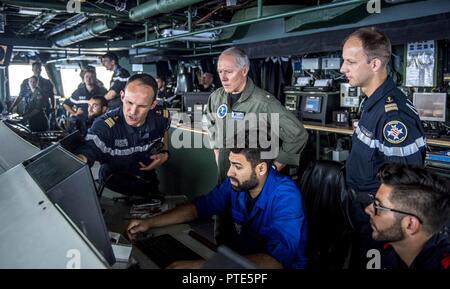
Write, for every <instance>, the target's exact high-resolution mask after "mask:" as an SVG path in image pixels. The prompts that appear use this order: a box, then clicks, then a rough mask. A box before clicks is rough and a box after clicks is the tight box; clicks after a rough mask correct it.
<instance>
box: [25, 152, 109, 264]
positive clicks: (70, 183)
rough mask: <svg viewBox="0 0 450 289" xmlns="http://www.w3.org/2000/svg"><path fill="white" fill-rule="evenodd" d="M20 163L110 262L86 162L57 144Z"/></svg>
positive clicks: (105, 233) (100, 215)
mask: <svg viewBox="0 0 450 289" xmlns="http://www.w3.org/2000/svg"><path fill="white" fill-rule="evenodd" d="M23 165H24V166H25V169H26V170H27V172H28V173H29V174H30V176H31V177H32V178H33V179H34V181H35V182H36V183H37V184H38V185H39V187H41V189H42V190H43V191H44V192H45V193H46V195H47V196H48V198H49V199H50V200H51V201H52V202H53V203H55V204H57V205H58V206H59V207H60V208H61V209H62V210H63V211H64V212H65V213H66V214H67V216H68V217H69V218H70V219H71V220H72V222H74V223H75V224H76V225H77V227H78V228H79V229H80V231H81V232H83V233H84V235H85V236H86V237H87V239H89V241H90V242H91V243H92V244H93V245H94V246H95V247H96V248H97V250H98V251H99V252H100V253H101V254H102V255H103V256H104V257H105V259H106V260H107V261H108V263H109V264H110V265H113V264H114V263H115V257H114V253H113V250H112V246H111V242H110V238H109V234H108V230H107V229H106V225H105V220H104V219H103V215H102V211H101V209H100V205H99V201H98V198H97V191H96V187H95V184H94V180H93V178H92V174H91V170H90V169H89V167H88V166H87V164H85V163H83V162H82V161H80V160H79V159H78V158H77V157H75V156H74V155H72V154H71V153H69V152H68V151H66V150H65V149H63V148H62V147H61V146H59V145H57V144H56V145H53V146H51V147H48V148H46V149H45V150H43V151H42V152H40V153H39V154H37V155H36V156H34V157H33V158H32V159H30V160H28V161H25V162H24V163H23Z"/></svg>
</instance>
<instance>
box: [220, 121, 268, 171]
mask: <svg viewBox="0 0 450 289" xmlns="http://www.w3.org/2000/svg"><path fill="white" fill-rule="evenodd" d="M261 134H264V135H263V136H264V137H266V140H267V141H270V134H268V133H267V131H266V130H264V129H260V130H256V129H246V130H245V131H244V133H243V135H244V139H241V138H240V134H239V132H238V133H236V134H235V135H234V136H233V146H232V147H231V148H230V149H229V152H232V153H234V154H243V155H244V156H245V158H246V159H247V161H249V162H250V164H251V165H252V167H253V168H254V167H256V166H257V165H258V164H260V163H262V162H265V163H266V164H267V166H268V167H270V166H271V165H272V162H273V160H272V159H263V158H262V157H261V153H262V152H268V151H270V149H271V148H270V146H269V147H267V148H263V147H262V146H261V143H260V139H259V137H260V136H261ZM255 137H256V140H255V139H251V138H255ZM227 146H228V143H227Z"/></svg>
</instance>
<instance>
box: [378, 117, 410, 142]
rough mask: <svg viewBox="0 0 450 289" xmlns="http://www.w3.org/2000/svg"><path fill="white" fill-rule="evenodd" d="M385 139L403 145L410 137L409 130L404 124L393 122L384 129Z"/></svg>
mask: <svg viewBox="0 0 450 289" xmlns="http://www.w3.org/2000/svg"><path fill="white" fill-rule="evenodd" d="M383 136H384V139H385V140H387V141H388V142H390V143H392V144H399V143H402V142H403V141H404V140H405V139H406V137H407V136H408V129H407V128H406V125H405V124H403V122H401V121H398V120H392V121H390V122H388V123H387V124H386V125H385V126H384V128H383Z"/></svg>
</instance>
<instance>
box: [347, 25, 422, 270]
mask: <svg viewBox="0 0 450 289" xmlns="http://www.w3.org/2000/svg"><path fill="white" fill-rule="evenodd" d="M342 58H343V60H344V62H343V63H342V67H341V72H342V73H344V74H345V76H346V77H347V79H348V82H349V83H350V85H352V86H359V87H361V90H362V91H363V92H364V94H365V95H366V98H365V99H364V100H363V102H362V103H361V107H360V112H359V113H360V118H359V121H358V124H357V125H356V127H355V131H354V133H353V136H352V149H351V151H350V155H349V157H348V159H347V162H346V165H345V168H346V181H347V184H348V186H349V188H350V189H352V190H354V191H355V193H356V200H357V202H355V203H354V204H353V209H352V219H353V223H354V225H355V228H356V231H357V232H358V236H357V239H356V240H355V243H354V246H353V248H354V250H355V251H354V252H355V254H353V257H355V258H359V259H358V260H357V259H354V260H352V262H351V264H352V266H353V265H354V266H356V267H361V266H363V267H365V263H366V262H367V259H366V253H367V250H369V249H371V248H375V247H374V244H370V242H371V238H370V227H369V226H368V225H367V224H368V219H367V216H366V215H365V214H364V207H365V206H366V205H367V203H368V199H367V197H368V195H369V194H373V193H375V192H376V191H377V189H378V187H379V186H380V182H379V181H378V179H377V178H376V174H377V172H378V170H379V168H380V167H381V165H382V164H383V163H385V162H396V163H403V164H409V165H423V162H424V157H425V148H426V144H425V142H426V140H425V138H424V132H423V128H422V123H421V122H420V119H419V116H418V114H417V111H416V109H415V108H414V106H413V104H412V103H411V102H410V101H409V100H407V98H406V96H405V95H404V94H403V93H402V92H401V91H400V90H399V89H398V88H397V86H396V83H395V82H394V80H393V79H392V78H391V77H389V76H388V67H389V66H388V64H389V61H390V59H391V43H390V41H389V39H388V38H387V36H386V35H385V34H383V33H382V32H381V31H379V30H378V29H376V28H373V27H371V28H369V27H367V28H361V29H358V30H357V31H355V32H353V33H352V34H351V35H350V36H348V37H347V39H346V40H345V41H344V47H343V49H342Z"/></svg>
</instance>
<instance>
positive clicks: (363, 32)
mask: <svg viewBox="0 0 450 289" xmlns="http://www.w3.org/2000/svg"><path fill="white" fill-rule="evenodd" d="M351 37H356V38H358V39H359V40H360V41H361V42H362V46H363V49H364V52H365V53H366V55H367V58H368V59H369V60H372V59H374V58H379V59H380V60H381V62H383V64H385V65H387V64H388V63H389V61H390V60H391V53H392V50H391V41H390V40H389V38H388V37H387V36H386V34H384V33H383V32H381V30H379V29H377V28H375V27H364V28H360V29H358V30H356V31H355V32H353V33H352V34H350V35H349V36H347V38H345V40H344V44H345V42H346V41H347V40H348V39H349V38H351Z"/></svg>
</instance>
